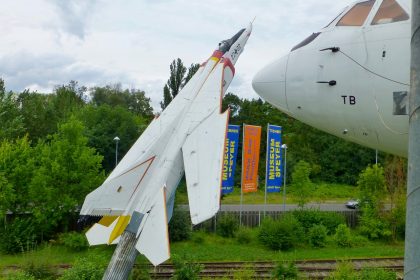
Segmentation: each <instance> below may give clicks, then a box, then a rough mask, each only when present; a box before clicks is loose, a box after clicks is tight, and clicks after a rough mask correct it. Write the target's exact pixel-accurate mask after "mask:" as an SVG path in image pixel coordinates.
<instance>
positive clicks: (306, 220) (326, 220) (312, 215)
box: [293, 210, 346, 234]
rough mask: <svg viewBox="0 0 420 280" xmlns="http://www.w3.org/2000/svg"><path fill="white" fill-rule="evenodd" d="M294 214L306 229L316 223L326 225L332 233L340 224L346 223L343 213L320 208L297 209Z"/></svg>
mask: <svg viewBox="0 0 420 280" xmlns="http://www.w3.org/2000/svg"><path fill="white" fill-rule="evenodd" d="M293 215H294V216H295V217H296V218H297V219H298V220H299V222H300V223H301V224H302V226H303V227H304V228H305V230H306V231H309V229H310V228H311V227H313V226H314V225H320V224H321V225H324V226H325V227H326V228H327V230H328V232H329V233H330V234H334V233H335V229H336V228H337V226H338V225H340V224H345V223H346V220H345V218H344V216H343V215H342V214H339V213H334V212H324V211H319V210H296V211H293Z"/></svg>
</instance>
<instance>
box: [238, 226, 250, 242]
mask: <svg viewBox="0 0 420 280" xmlns="http://www.w3.org/2000/svg"><path fill="white" fill-rule="evenodd" d="M236 240H237V241H238V243H239V244H249V243H251V241H252V230H251V229H249V228H246V227H240V228H239V230H238V231H237V232H236Z"/></svg>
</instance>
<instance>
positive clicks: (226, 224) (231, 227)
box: [217, 214, 239, 237]
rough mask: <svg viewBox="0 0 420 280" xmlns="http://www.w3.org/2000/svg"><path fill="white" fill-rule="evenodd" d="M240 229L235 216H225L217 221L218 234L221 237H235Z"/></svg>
mask: <svg viewBox="0 0 420 280" xmlns="http://www.w3.org/2000/svg"><path fill="white" fill-rule="evenodd" d="M238 229H239V222H238V219H237V218H236V217H235V216H233V215H229V214H227V215H223V216H221V217H220V218H219V220H218V221H217V234H219V235H220V236H223V237H234V236H235V233H236V231H237V230H238Z"/></svg>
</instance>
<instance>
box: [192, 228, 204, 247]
mask: <svg viewBox="0 0 420 280" xmlns="http://www.w3.org/2000/svg"><path fill="white" fill-rule="evenodd" d="M205 237H206V233H205V232H203V231H201V230H199V231H196V232H194V233H193V234H192V238H191V239H192V242H194V243H195V244H203V243H204V242H205V241H206V238H205Z"/></svg>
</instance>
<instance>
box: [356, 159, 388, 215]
mask: <svg viewBox="0 0 420 280" xmlns="http://www.w3.org/2000/svg"><path fill="white" fill-rule="evenodd" d="M357 184H358V186H359V188H360V196H361V197H360V198H361V200H362V205H363V206H365V205H367V206H370V207H372V208H376V209H378V210H379V208H380V207H381V202H382V199H383V198H384V196H385V177H384V169H383V168H382V167H381V166H379V165H376V164H375V165H372V166H368V167H367V168H366V169H365V170H363V171H362V173H361V174H360V176H359V180H358V182H357Z"/></svg>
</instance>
